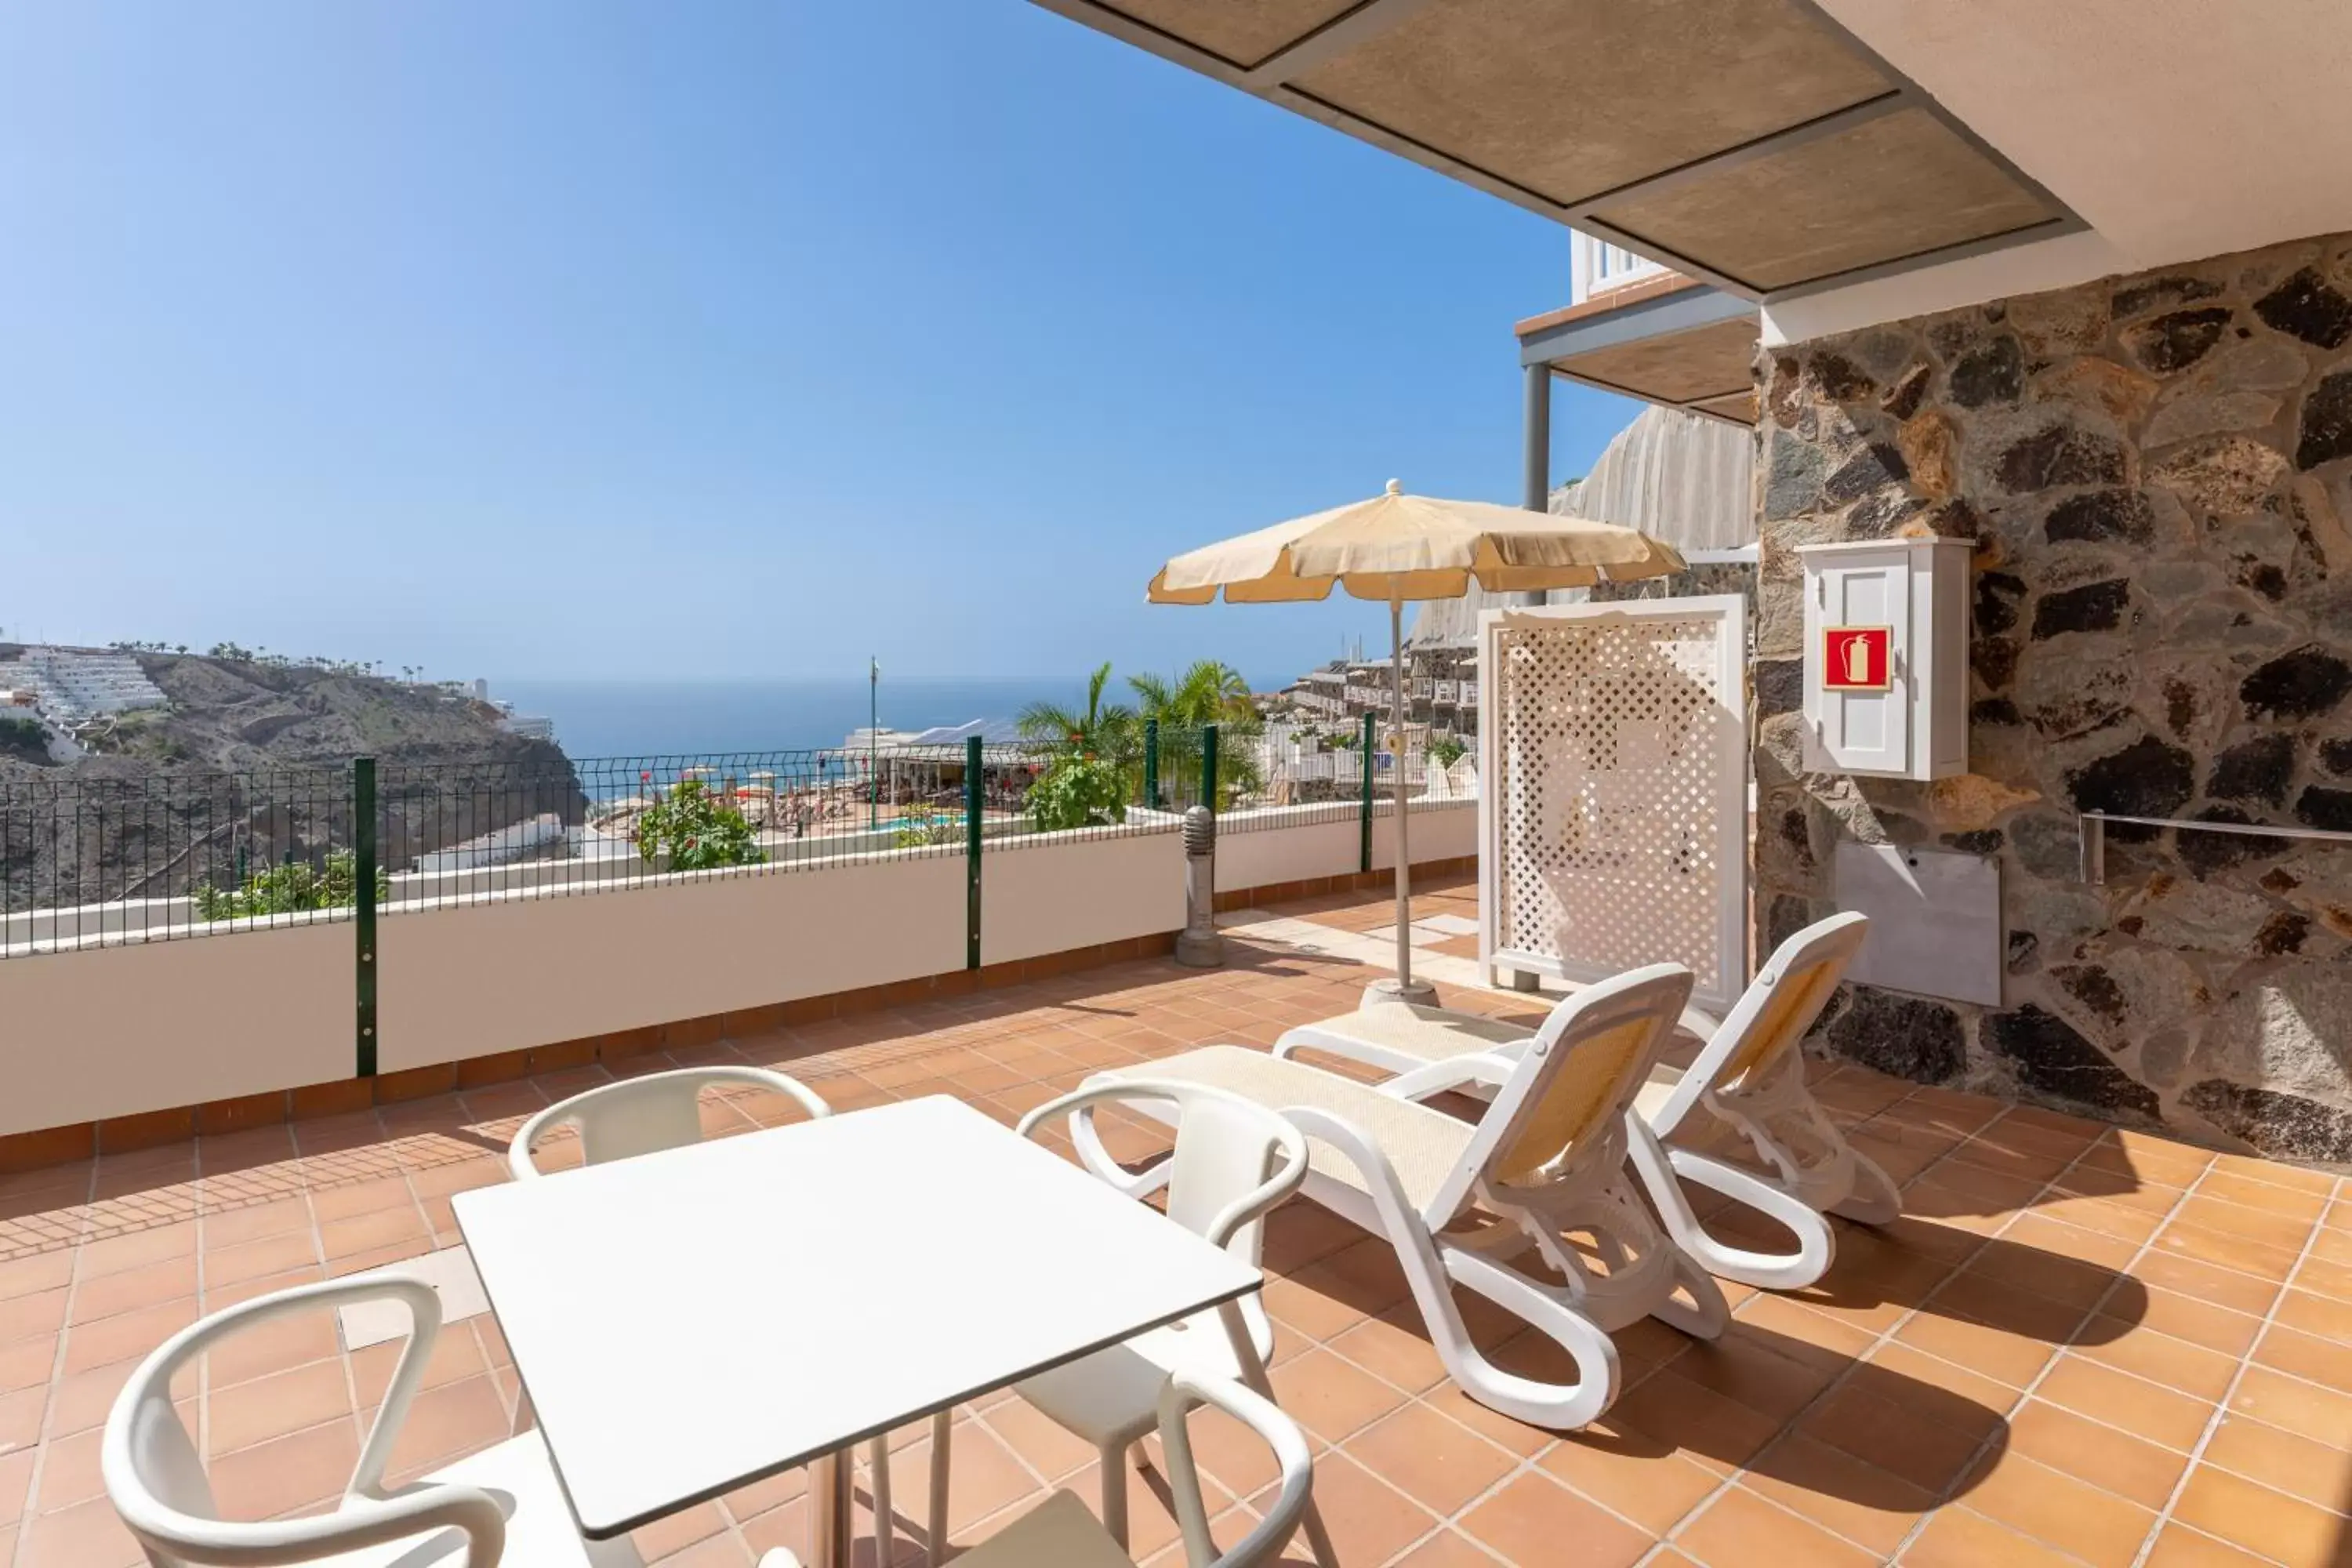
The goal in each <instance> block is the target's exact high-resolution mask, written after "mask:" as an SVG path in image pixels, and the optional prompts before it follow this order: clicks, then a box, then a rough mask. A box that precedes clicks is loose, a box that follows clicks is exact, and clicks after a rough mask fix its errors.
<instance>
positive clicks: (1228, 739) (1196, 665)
mask: <svg viewBox="0 0 2352 1568" xmlns="http://www.w3.org/2000/svg"><path fill="white" fill-rule="evenodd" d="M1127 683H1128V685H1129V686H1130V687H1133V688H1134V689H1135V695H1136V697H1137V698H1138V699H1139V700H1140V702H1141V703H1142V716H1143V717H1144V718H1146V719H1156V720H1158V721H1160V777H1161V778H1162V779H1163V780H1175V781H1181V787H1185V788H1187V789H1189V788H1190V787H1192V785H1193V784H1194V783H1195V781H1197V780H1198V779H1199V777H1200V773H1201V727H1202V725H1204V724H1214V725H1216V726H1217V731H1218V739H1219V742H1220V743H1219V745H1218V748H1217V796H1218V804H1219V805H1225V806H1230V805H1233V803H1234V797H1236V796H1237V795H1254V794H1255V793H1257V791H1259V790H1260V789H1262V788H1264V787H1265V771H1264V770H1263V769H1262V768H1260V767H1259V765H1258V759H1257V753H1256V750H1255V747H1249V746H1241V745H1235V744H1233V743H1232V742H1234V741H1236V740H1239V739H1240V738H1242V737H1244V736H1252V735H1255V734H1257V733H1258V732H1259V731H1261V730H1263V729H1264V728H1265V719H1264V718H1263V716H1261V715H1260V714H1259V712H1258V710H1257V704H1256V703H1255V702H1253V701H1251V700H1250V689H1249V682H1248V681H1247V680H1245V679H1243V678H1242V673H1241V671H1239V670H1237V669H1235V668H1234V667H1233V666H1232V665H1229V664H1225V663H1223V662H1221V661H1219V660H1217V659H1213V658H1203V659H1196V660H1194V661H1193V662H1192V664H1189V665H1187V666H1186V667H1185V668H1183V669H1182V670H1181V672H1180V673H1178V674H1177V675H1176V676H1174V677H1173V678H1172V679H1160V677H1159V676H1156V675H1131V676H1129V677H1128V680H1127Z"/></svg>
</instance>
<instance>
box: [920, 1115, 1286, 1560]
mask: <svg viewBox="0 0 2352 1568" xmlns="http://www.w3.org/2000/svg"><path fill="white" fill-rule="evenodd" d="M1139 1101H1143V1102H1152V1103H1157V1104H1161V1105H1166V1106H1172V1107H1173V1111H1172V1114H1171V1115H1170V1116H1168V1117H1167V1118H1165V1120H1170V1121H1174V1123H1175V1124H1176V1140H1175V1148H1174V1151H1173V1152H1171V1154H1169V1155H1168V1157H1167V1158H1166V1160H1165V1161H1164V1162H1162V1165H1163V1166H1164V1169H1160V1168H1155V1170H1154V1172H1153V1173H1152V1174H1151V1176H1150V1178H1149V1179H1148V1181H1146V1182H1144V1183H1141V1184H1134V1185H1130V1184H1121V1185H1123V1186H1129V1190H1130V1191H1133V1190H1136V1189H1137V1187H1138V1186H1143V1187H1150V1188H1157V1187H1159V1186H1160V1185H1161V1184H1163V1182H1164V1184H1165V1185H1166V1187H1167V1190H1168V1217H1169V1218H1170V1219H1171V1220H1173V1221H1175V1222H1176V1223H1177V1224H1178V1225H1181V1226H1184V1228H1185V1229H1187V1230H1190V1231H1192V1233H1193V1234H1194V1235H1196V1236H1199V1237H1202V1239H1203V1240H1205V1241H1207V1242H1209V1243H1210V1244H1211V1245H1213V1246H1216V1247H1224V1248H1226V1249H1227V1250H1228V1251H1230V1252H1232V1253H1233V1254H1234V1256H1236V1257H1238V1258H1242V1259H1244V1261H1246V1262H1248V1263H1250V1264H1252V1265H1253V1266H1255V1264H1256V1263H1257V1261H1258V1258H1259V1255H1260V1253H1261V1252H1262V1250H1263V1242H1264V1221H1265V1215H1266V1214H1267V1212H1268V1211H1269V1210H1271V1209H1273V1208H1274V1207H1275V1205H1277V1204H1279V1203H1281V1202H1282V1201H1283V1200H1284V1199H1286V1198H1287V1197H1289V1196H1290V1195H1291V1194H1293V1193H1295V1192H1297V1190H1298V1187H1299V1184H1300V1183H1302V1182H1304V1181H1305V1180H1306V1179H1307V1139H1306V1136H1305V1134H1303V1133H1302V1132H1300V1131H1299V1130H1298V1129H1297V1127H1295V1126H1293V1125H1292V1124H1291V1123H1290V1122H1289V1121H1286V1120H1285V1119H1284V1118H1283V1117H1282V1116H1280V1115H1279V1114H1277V1113H1276V1112H1275V1111H1273V1110H1268V1109H1267V1108H1265V1107H1264V1106H1260V1105H1255V1104H1253V1103H1251V1102H1250V1101H1249V1100H1244V1099H1243V1098H1242V1097H1241V1096H1240V1095H1237V1094H1230V1093H1227V1092H1226V1091H1224V1090H1223V1089H1212V1088H1207V1087H1204V1086H1202V1085H1200V1084H1188V1083H1172V1082H1159V1081H1154V1080H1153V1079H1150V1078H1149V1077H1142V1078H1136V1079H1124V1080H1122V1081H1119V1082H1117V1083H1104V1084H1089V1085H1087V1087H1085V1088H1082V1089H1076V1090H1074V1091H1073V1092H1071V1093H1069V1094H1066V1095H1063V1096H1061V1097H1060V1098H1059V1099H1056V1100H1048V1101H1047V1102H1046V1103H1045V1104H1044V1105H1041V1106H1038V1107H1037V1108H1036V1109H1035V1110H1032V1111H1030V1112H1029V1113H1028V1114H1027V1115H1026V1116H1024V1117H1023V1118H1022V1119H1021V1122H1020V1126H1019V1129H1018V1131H1020V1133H1021V1134H1022V1136H1024V1137H1030V1136H1033V1135H1034V1133H1035V1132H1036V1131H1037V1129H1038V1128H1040V1127H1043V1126H1045V1125H1046V1124H1047V1123H1048V1122H1050V1121H1053V1120H1054V1119H1055V1118H1056V1117H1060V1116H1066V1117H1068V1118H1069V1126H1070V1137H1071V1139H1072V1141H1073V1142H1076V1144H1077V1146H1078V1148H1079V1150H1080V1152H1081V1154H1082V1156H1084V1157H1085V1158H1086V1160H1087V1163H1088V1165H1089V1166H1090V1167H1091V1168H1093V1169H1094V1170H1096V1171H1097V1172H1102V1171H1107V1170H1111V1169H1115V1168H1116V1166H1115V1165H1114V1164H1113V1163H1112V1162H1111V1161H1110V1159H1109V1156H1108V1153H1107V1152H1105V1151H1104V1150H1103V1149H1102V1145H1101V1142H1100V1139H1099V1137H1098V1135H1097V1131H1096V1129H1095V1114H1096V1112H1097V1110H1100V1109H1101V1108H1102V1107H1104V1106H1105V1105H1108V1104H1114V1103H1123V1104H1130V1105H1131V1104H1135V1103H1137V1102H1139ZM1273 1353H1274V1325H1273V1323H1272V1322H1271V1321H1268V1319H1267V1318H1266V1315H1265V1306H1264V1305H1263V1303H1261V1302H1260V1301H1259V1300H1258V1299H1257V1298H1256V1297H1255V1295H1252V1296H1250V1297H1248V1298H1246V1299H1245V1300H1243V1301H1241V1302H1238V1303H1235V1304H1234V1306H1233V1307H1232V1309H1231V1310H1217V1311H1210V1312H1202V1313H1200V1314H1197V1315H1196V1316H1195V1317H1193V1318H1190V1319H1187V1320H1185V1321H1182V1322H1181V1323H1173V1324H1171V1325H1169V1326H1168V1327H1166V1328H1162V1329H1154V1330H1152V1331H1150V1332H1148V1333H1144V1334H1139V1335H1138V1336H1137V1337H1136V1338H1134V1339H1132V1340H1129V1341H1127V1342H1124V1343H1122V1344H1118V1345H1113V1346H1112V1347H1110V1348H1109V1349H1108V1350H1104V1351H1097V1352H1095V1353H1094V1354H1093V1355H1090V1356H1086V1357H1083V1358H1082V1359H1080V1360H1078V1361H1076V1362H1072V1363H1069V1364H1068V1365H1066V1366H1060V1367H1056V1368H1055V1369H1054V1370H1052V1371H1051V1372H1046V1373H1040V1374H1039V1375H1037V1376H1035V1377H1033V1378H1030V1379H1028V1380H1026V1381H1025V1382H1024V1383H1021V1384H1017V1385H1016V1387H1017V1390H1018V1392H1019V1393H1020V1394H1021V1395H1022V1397H1024V1399H1026V1400H1028V1402H1029V1403H1030V1404H1031V1405H1034V1406H1035V1407H1036V1408H1037V1409H1038V1411H1039V1412H1040V1413H1042V1414H1043V1415H1046V1416H1047V1417H1049V1418H1050V1419H1052V1420H1053V1421H1055V1422H1056V1423H1057V1424H1059V1425H1060V1426H1063V1427H1065V1428H1066V1429H1068V1430H1069V1431H1071V1432H1073V1433H1075V1434H1076V1435H1077V1436H1081V1437H1084V1438H1086V1439H1087V1441H1088V1442H1090V1443H1093V1444H1094V1445H1095V1446H1096V1448H1097V1451H1098V1452H1099V1453H1100V1455H1101V1457H1102V1485H1103V1494H1102V1516H1103V1523H1104V1526H1105V1528H1106V1529H1108V1531H1109V1532H1110V1535H1111V1538H1112V1539H1113V1540H1115V1541H1117V1542H1119V1543H1120V1544H1121V1545H1125V1544H1126V1542H1127V1465H1126V1460H1127V1453H1128V1450H1129V1448H1131V1447H1133V1446H1134V1445H1135V1444H1136V1443H1137V1442H1139V1441H1140V1440H1141V1439H1142V1438H1143V1437H1144V1436H1146V1435H1147V1434H1149V1433H1150V1430H1151V1428H1152V1426H1153V1423H1154V1421H1155V1419H1156V1418H1157V1412H1158V1410H1159V1408H1160V1394H1161V1390H1162V1389H1163V1388H1164V1387H1165V1385H1166V1384H1167V1381H1168V1378H1169V1376H1170V1375H1171V1373H1190V1374H1193V1375H1199V1376H1208V1377H1216V1378H1239V1379H1240V1380H1242V1381H1243V1382H1244V1383H1245V1384H1249V1385H1250V1386H1251V1387H1253V1388H1255V1389H1256V1390H1257V1391H1258V1393H1259V1394H1261V1395H1263V1394H1265V1392H1266V1382H1265V1358H1266V1357H1268V1356H1270V1355H1272V1354H1273ZM933 1454H934V1456H935V1459H936V1461H937V1462H939V1463H942V1464H943V1463H944V1460H945V1454H946V1448H945V1446H944V1445H935V1446H934V1448H933ZM940 1474H941V1472H940V1471H938V1470H936V1469H935V1470H934V1472H933V1485H934V1488H935V1489H936V1488H937V1487H938V1486H939V1485H940V1484H941V1482H940ZM1308 1532H1309V1535H1310V1536H1311V1537H1313V1538H1314V1539H1315V1540H1316V1543H1317V1545H1318V1548H1320V1547H1321V1546H1322V1545H1323V1541H1322V1531H1321V1527H1320V1524H1319V1522H1316V1521H1310V1522H1309V1525H1308ZM1324 1556H1325V1560H1326V1561H1327V1562H1328V1560H1329V1559H1328V1553H1324Z"/></svg>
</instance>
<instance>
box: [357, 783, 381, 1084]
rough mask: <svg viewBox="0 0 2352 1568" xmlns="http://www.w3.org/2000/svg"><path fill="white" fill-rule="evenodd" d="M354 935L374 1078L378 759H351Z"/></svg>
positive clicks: (365, 1045)
mask: <svg viewBox="0 0 2352 1568" xmlns="http://www.w3.org/2000/svg"><path fill="white" fill-rule="evenodd" d="M352 882H353V884H354V885H353V887H352V937H353V939H354V940H353V944H352V945H353V946H354V948H355V949H356V950H357V952H356V961H357V962H356V966H355V967H356V969H357V974H356V976H355V978H354V981H353V986H352V989H353V991H354V993H355V994H356V995H357V997H358V1000H359V1021H358V1029H359V1034H358V1037H357V1045H358V1047H359V1076H360V1077H362V1078H373V1077H374V1076H375V974H376V963H375V759H374V758H373V757H353V758H352Z"/></svg>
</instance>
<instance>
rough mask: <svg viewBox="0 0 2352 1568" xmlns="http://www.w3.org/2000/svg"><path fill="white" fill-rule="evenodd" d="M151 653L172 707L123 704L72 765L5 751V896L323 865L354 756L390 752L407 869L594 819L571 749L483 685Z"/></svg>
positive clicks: (390, 828) (0, 818) (346, 827)
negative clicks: (537, 731) (525, 728)
mask: <svg viewBox="0 0 2352 1568" xmlns="http://www.w3.org/2000/svg"><path fill="white" fill-rule="evenodd" d="M12 651H13V650H12V649H9V648H6V647H0V658H6V657H7V655H8V654H9V653H10V652H12ZM139 662H140V665H141V667H142V668H143V669H144V670H145V671H146V673H147V676H148V678H149V679H152V680H153V681H154V682H155V684H156V685H157V686H159V687H161V688H162V689H163V692H164V694H165V695H166V696H167V697H168V698H169V699H170V700H171V707H170V708H169V709H167V710H161V711H148V712H138V713H129V714H125V715H123V716H122V717H121V719H120V720H119V721H117V722H116V724H115V725H114V727H113V728H112V730H111V731H110V733H105V734H93V735H90V736H89V737H88V741H89V745H90V748H91V754H90V755H89V756H86V757H83V758H81V759H79V760H78V761H75V762H71V763H55V762H50V761H47V760H46V759H42V758H40V757H38V756H37V753H35V752H33V751H32V750H30V749H28V748H24V747H16V748H0V908H5V909H16V910H22V909H27V908H37V907H41V906H44V905H48V904H72V903H80V902H88V901H93V900H106V899H117V898H124V897H153V896H159V895H169V894H177V893H182V892H185V891H187V890H188V889H189V888H190V887H191V886H192V885H193V884H194V883H199V882H205V883H211V884H213V885H215V886H222V885H227V884H233V883H234V882H235V881H236V879H237V877H238V876H239V875H240V874H241V873H244V872H249V871H250V869H251V868H254V867H256V866H267V865H270V864H275V863H278V862H282V861H284V860H286V859H288V858H293V859H295V860H299V861H304V862H310V863H317V862H318V861H320V859H321V858H323V856H324V855H326V854H327V853H329V852H330V851H331V850H333V849H337V848H342V847H348V846H349V845H350V843H351V841H352V839H351V824H350V821H349V817H350V811H349V788H348V784H346V783H345V782H344V774H345V773H346V770H347V768H348V765H349V763H350V761H351V759H352V757H354V756H373V757H374V758H375V759H376V761H377V766H378V772H379V777H380V780H381V788H380V795H381V798H382V800H383V824H382V830H381V840H382V843H381V849H382V855H383V863H384V865H385V866H386V867H387V868H393V869H399V868H402V867H404V865H406V864H407V863H408V861H409V860H410V858H413V857H414V856H416V855H419V854H423V853H426V852H429V851H432V850H436V849H440V848H444V847H448V846H450V845H453V844H459V843H463V842H465V841H467V840H468V839H471V838H474V837H478V836H479V835H482V834H485V833H488V832H491V831H494V830H496V829H498V828H501V827H504V826H508V825H509V824H511V823H515V822H519V821H523V820H526V819H529V818H530V817H533V816H543V815H547V814H554V815H555V816H559V817H561V818H562V820H563V821H564V822H566V823H571V824H577V823H579V822H580V821H582V820H583V816H584V815H585V811H586V806H587V801H586V798H585V796H584V795H583V793H582V791H581V789H580V784H579V781H578V779H577V778H576V777H575V776H574V774H573V772H572V764H571V762H570V760H569V759H568V758H566V757H565V756H564V754H563V752H562V748H561V747H559V746H557V745H555V744H554V743H552V742H547V741H539V740H530V739H527V738H525V737H523V736H520V735H515V734H510V733H509V732H508V731H506V730H505V729H504V728H502V727H501V725H500V723H499V718H500V715H499V710H497V709H496V708H493V707H491V706H490V705H489V704H488V703H485V702H480V701H478V700H474V699H473V698H472V697H470V696H462V695H458V694H455V693H452V692H449V691H446V690H444V689H440V688H438V687H428V686H416V685H410V684H408V683H406V682H404V681H397V680H385V679H379V678H377V677H373V676H367V675H354V674H346V673H341V672H337V671H332V670H323V669H309V668H299V667H291V666H283V665H271V664H259V663H255V662H251V661H248V660H243V659H221V658H205V657H202V656H198V655H176V656H175V655H170V654H155V655H142V656H141V657H140V660H139Z"/></svg>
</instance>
